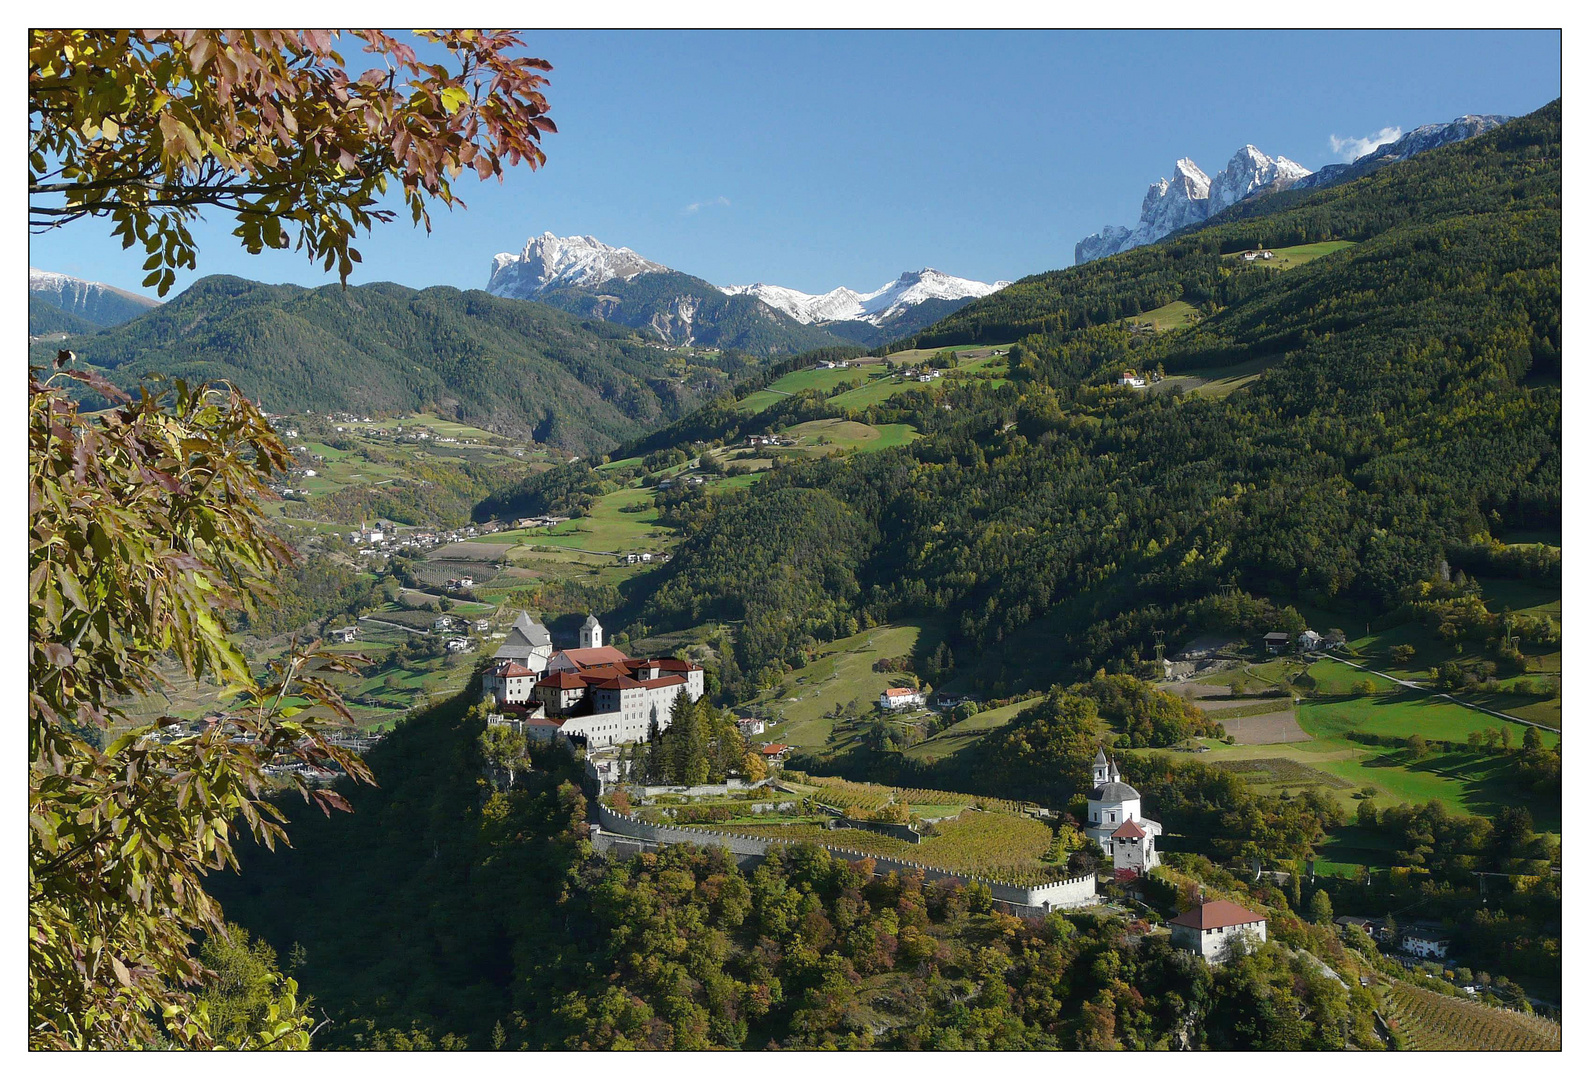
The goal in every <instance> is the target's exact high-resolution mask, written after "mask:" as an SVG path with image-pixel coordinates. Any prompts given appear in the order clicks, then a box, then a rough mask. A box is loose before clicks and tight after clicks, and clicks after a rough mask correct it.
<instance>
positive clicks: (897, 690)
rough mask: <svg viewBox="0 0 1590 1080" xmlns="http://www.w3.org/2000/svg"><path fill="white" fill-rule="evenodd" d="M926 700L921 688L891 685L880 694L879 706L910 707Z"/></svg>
mask: <svg viewBox="0 0 1590 1080" xmlns="http://www.w3.org/2000/svg"><path fill="white" fill-rule="evenodd" d="M925 700H926V699H925V698H924V697H923V696H922V691H920V690H912V689H911V688H909V687H905V686H891V687H889V689H887V690H885V691H884V692H883V693H881V694H879V695H878V708H880V709H908V708H911V707H913V706H916V705H921V704H922V703H923V702H924V701H925Z"/></svg>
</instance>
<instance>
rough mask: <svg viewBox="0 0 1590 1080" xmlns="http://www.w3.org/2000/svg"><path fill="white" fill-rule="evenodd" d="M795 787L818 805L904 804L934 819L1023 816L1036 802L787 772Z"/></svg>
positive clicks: (859, 808)
mask: <svg viewBox="0 0 1590 1080" xmlns="http://www.w3.org/2000/svg"><path fill="white" fill-rule="evenodd" d="M785 775H786V776H787V777H789V781H788V782H789V783H790V786H792V787H801V788H807V789H811V792H810V793H811V794H813V795H814V796H815V797H816V798H817V800H818V801H819V802H821V803H822V804H823V805H824V806H831V807H833V808H835V809H837V810H847V811H855V812H858V813H871V812H872V811H875V810H879V809H881V808H883V807H885V806H888V805H890V804H891V803H897V802H904V803H906V804H907V805H909V806H910V807H911V809H912V810H913V811H917V810H919V809H921V808H926V809H931V811H933V813H934V815H935V816H953V814H954V813H955V812H956V809H957V808H961V807H967V806H975V807H978V808H979V809H983V810H994V811H998V812H1000V813H1005V814H1020V813H1022V812H1024V811H1030V810H1033V809H1036V806H1035V805H1034V804H1033V803H1019V802H1013V801H1011V800H1009V799H994V798H989V797H987V796H984V795H967V794H965V793H963V792H958V791H938V790H936V789H931V788H893V787H885V786H883V785H881V784H862V783H856V782H854V781H850V780H844V779H842V778H840V777H837V776H807V775H805V774H804V773H786V774H785Z"/></svg>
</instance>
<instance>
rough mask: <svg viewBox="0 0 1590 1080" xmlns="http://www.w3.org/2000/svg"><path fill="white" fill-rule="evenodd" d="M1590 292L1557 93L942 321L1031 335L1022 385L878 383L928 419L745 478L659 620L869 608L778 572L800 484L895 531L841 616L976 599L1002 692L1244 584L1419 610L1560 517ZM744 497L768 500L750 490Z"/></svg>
mask: <svg viewBox="0 0 1590 1080" xmlns="http://www.w3.org/2000/svg"><path fill="white" fill-rule="evenodd" d="M1324 240H1352V241H1357V243H1356V244H1354V245H1353V246H1350V247H1345V248H1342V249H1340V250H1336V251H1335V252H1334V253H1332V254H1329V255H1325V256H1322V257H1319V258H1314V259H1312V261H1308V262H1302V263H1301V264H1299V265H1296V267H1295V268H1294V269H1289V270H1286V271H1277V270H1274V269H1269V268H1265V267H1264V266H1263V264H1262V263H1257V264H1253V265H1248V264H1244V263H1242V262H1241V261H1240V260H1239V259H1236V258H1234V257H1231V256H1225V257H1223V256H1222V252H1223V251H1240V250H1243V249H1245V248H1251V247H1254V246H1257V244H1258V243H1259V242H1261V241H1262V242H1263V243H1264V244H1267V245H1269V246H1272V247H1277V248H1279V247H1282V246H1284V245H1286V244H1295V243H1302V242H1317V241H1324ZM1176 300H1182V301H1185V302H1186V303H1188V304H1190V305H1191V306H1192V307H1193V308H1195V309H1196V313H1197V314H1198V315H1199V318H1197V319H1195V320H1194V321H1193V322H1192V323H1191V325H1189V326H1187V327H1186V328H1185V329H1179V330H1172V331H1167V332H1163V333H1156V332H1152V331H1147V330H1144V329H1143V328H1142V327H1139V326H1135V325H1126V324H1125V323H1123V322H1120V321H1118V320H1122V319H1123V317H1129V316H1132V315H1135V314H1137V313H1139V312H1143V311H1147V310H1150V309H1152V308H1155V307H1159V306H1162V305H1165V304H1168V303H1170V302H1172V301H1176ZM1560 308H1561V134H1560V107H1559V106H1558V105H1556V104H1553V105H1551V106H1548V107H1547V108H1545V109H1542V110H1540V111H1538V112H1537V113H1535V114H1534V115H1532V116H1530V117H1526V118H1523V119H1521V120H1518V121H1515V122H1513V123H1511V124H1508V125H1506V126H1505V127H1502V128H1500V129H1497V130H1496V131H1493V132H1491V133H1489V134H1487V135H1485V136H1481V137H1479V138H1476V139H1473V140H1470V141H1468V142H1465V143H1462V144H1458V145H1456V146H1451V147H1447V148H1443V149H1440V150H1434V151H1431V152H1429V153H1428V154H1425V155H1421V156H1419V157H1417V158H1415V159H1413V160H1411V161H1409V162H1405V163H1401V164H1398V165H1393V166H1390V167H1388V168H1386V169H1384V170H1382V171H1381V172H1378V173H1376V174H1375V175H1373V176H1371V177H1369V178H1367V179H1365V180H1362V181H1359V182H1357V183H1353V184H1349V185H1344V186H1343V187H1341V188H1336V189H1330V190H1327V191H1323V192H1319V193H1317V194H1316V195H1314V196H1312V197H1310V198H1309V199H1307V200H1305V201H1303V202H1302V203H1300V204H1298V205H1296V206H1291V207H1288V208H1286V209H1284V210H1283V211H1282V212H1280V213H1277V214H1274V215H1271V216H1269V217H1258V218H1252V219H1249V220H1246V221H1243V222H1239V223H1235V224H1228V225H1223V226H1219V227H1216V228H1213V229H1209V230H1206V231H1204V232H1201V233H1195V234H1192V235H1190V236H1188V237H1186V238H1183V239H1180V240H1177V241H1175V242H1172V243H1170V244H1166V245H1159V246H1155V247H1152V248H1144V249H1138V250H1135V251H1132V252H1128V253H1125V254H1123V255H1120V256H1116V257H1113V258H1110V259H1106V260H1101V261H1100V262H1097V263H1089V264H1087V265H1085V266H1083V267H1080V268H1076V269H1073V270H1067V271H1059V272H1056V273H1054V274H1048V275H1040V276H1039V277H1037V278H1032V279H1028V280H1027V281H1026V282H1022V283H1018V284H1017V285H1016V286H1013V287H1012V288H1010V289H1007V290H1005V291H1004V292H1002V293H1000V294H998V295H997V296H995V297H991V298H989V299H987V300H984V301H980V302H978V303H975V304H973V305H970V306H969V307H967V308H966V309H964V310H963V311H961V312H957V313H956V314H954V315H952V316H951V317H950V318H949V319H947V320H945V321H944V322H943V323H940V324H939V325H938V326H935V327H933V328H932V329H930V330H929V331H927V332H925V333H924V334H922V335H920V337H919V339H918V340H919V341H921V342H927V343H944V344H949V343H957V344H958V343H962V342H965V341H967V340H968V338H972V337H976V338H980V339H981V340H984V341H989V340H995V339H999V340H1011V338H1010V336H1007V335H1014V336H1018V337H1021V341H1020V343H1019V344H1018V345H1017V346H1016V347H1014V348H1013V349H1012V350H1011V354H1010V358H1009V359H1010V380H1009V382H1008V383H1006V384H1004V385H1001V386H995V385H993V384H991V383H989V382H977V383H959V384H957V383H954V382H951V381H947V382H946V383H945V384H943V385H942V386H940V387H936V388H933V389H929V390H924V391H921V392H918V393H914V394H909V395H902V396H900V397H896V398H892V399H890V400H888V401H885V402H882V403H880V404H878V405H873V406H870V407H868V408H867V409H865V410H863V411H861V412H859V413H853V414H852V416H853V417H854V418H857V419H863V420H865V421H866V422H868V423H872V424H877V423H910V424H912V425H914V426H915V427H916V428H917V430H919V431H920V432H922V433H923V434H924V435H925V436H927V437H926V438H923V439H921V440H919V441H917V442H914V443H912V444H911V445H909V446H907V447H901V448H898V449H894V450H888V451H882V452H876V453H869V454H864V455H857V456H854V457H851V458H848V459H825V460H819V461H795V462H794V463H792V464H789V465H786V466H784V467H780V468H778V469H775V470H773V471H771V472H769V473H767V474H765V476H764V478H763V479H762V480H760V482H759V483H758V484H757V485H756V486H755V487H753V488H751V489H750V490H748V491H747V492H746V493H744V494H741V495H738V496H732V497H731V496H719V497H718V499H719V504H720V505H719V506H718V508H717V510H716V512H715V513H713V514H710V515H706V516H704V517H698V518H695V519H694V520H695V521H696V522H697V523H696V524H695V525H694V526H693V531H694V535H692V536H691V538H690V539H689V540H688V541H687V543H686V544H685V545H684V546H683V547H681V548H680V549H679V550H678V551H677V552H676V555H675V559H674V560H673V562H672V563H671V564H670V565H669V567H668V569H667V570H666V571H665V573H664V575H663V577H662V581H663V582H664V584H663V585H662V587H661V588H660V589H658V590H657V591H656V592H655V594H653V595H650V596H645V597H641V596H637V597H635V598H634V599H633V602H634V608H635V612H636V617H637V618H638V619H639V621H641V622H643V623H644V624H646V625H647V626H648V627H650V628H651V629H667V628H671V627H677V626H682V625H688V624H689V623H690V622H691V620H693V619H694V618H696V617H697V615H698V614H699V609H700V604H699V603H697V601H696V599H694V598H699V597H712V598H714V599H713V603H712V606H713V609H714V611H715V612H720V613H721V612H734V611H744V612H745V613H746V614H745V619H746V624H745V626H744V627H743V628H742V631H741V636H740V644H739V645H738V646H737V648H738V650H739V654H738V655H737V657H736V659H737V661H738V664H739V665H740V667H742V668H743V669H745V671H746V672H747V674H748V677H749V675H750V674H751V673H754V672H758V671H761V670H762V669H764V668H767V667H772V668H774V669H780V668H782V667H783V666H784V665H786V664H798V663H799V662H801V658H802V657H803V656H804V655H806V653H808V652H809V650H810V648H811V645H812V643H813V642H814V641H815V640H818V639H821V638H823V637H827V636H829V635H830V634H834V633H837V632H838V629H839V628H838V626H837V624H838V623H839V622H841V621H842V619H840V618H837V617H829V618H828V622H829V625H830V627H831V629H828V630H824V629H822V628H821V627H818V626H814V625H812V624H811V623H809V622H807V621H805V620H804V619H803V617H802V612H801V611H798V610H794V609H793V608H789V607H788V606H787V605H781V604H780V602H779V601H778V599H777V598H774V599H773V600H772V602H769V601H768V600H767V599H766V598H764V597H763V596H762V594H761V592H759V591H758V590H759V589H760V582H761V579H762V568H763V567H765V566H766V565H767V564H768V563H769V561H770V560H774V559H778V558H780V557H781V552H780V549H779V544H780V543H781V542H782V541H781V537H783V536H785V535H793V534H795V533H792V531H791V529H790V527H789V525H788V522H787V520H786V517H787V515H785V513H784V507H783V506H782V504H780V505H778V506H775V503H774V501H773V500H775V499H778V498H780V497H781V495H780V493H781V492H782V491H783V490H784V489H786V488H809V489H815V490H818V491H822V492H825V493H827V494H828V495H831V496H833V497H834V498H837V499H838V500H839V501H840V502H841V503H843V504H844V505H845V506H846V507H848V508H849V509H850V510H851V511H853V512H855V513H857V514H859V515H861V516H862V517H863V518H864V519H865V521H866V522H867V523H870V524H871V525H872V526H873V527H874V528H876V530H877V532H876V538H877V539H876V541H870V540H868V539H866V538H865V537H866V536H867V534H866V533H865V532H858V534H857V537H858V539H857V540H856V542H855V544H854V545H853V546H852V547H851V548H849V549H848V550H847V552H846V555H847V563H852V564H854V565H855V567H856V570H855V578H856V580H857V581H858V582H859V584H860V589H859V590H858V591H857V592H856V593H855V595H856V599H855V601H854V602H853V603H851V604H850V605H849V606H848V610H847V611H844V612H836V613H833V614H834V615H836V616H837V615H845V614H848V615H850V616H853V617H855V618H858V619H859V620H861V621H862V622H863V624H865V622H866V620H869V619H870V620H872V621H875V622H878V621H888V620H891V619H900V618H913V617H920V616H936V617H939V618H941V619H944V620H946V621H947V622H948V624H949V626H950V627H951V640H950V642H949V644H950V646H951V647H952V648H953V650H954V654H955V656H957V657H961V658H970V657H977V658H984V659H988V658H991V660H989V663H988V664H987V665H984V666H983V667H981V668H980V670H981V671H982V672H984V673H983V674H980V675H979V676H978V678H979V680H980V682H982V683H986V685H982V686H980V687H979V688H980V689H983V690H984V691H985V692H989V693H996V694H997V693H1000V692H1002V691H1006V690H1011V689H1014V688H1017V687H1018V686H1019V685H1021V684H1023V683H1024V681H1030V680H1031V678H1032V674H1031V670H1030V668H1031V664H1030V663H1029V662H1028V661H1030V659H1031V658H1032V656H1033V655H1035V654H1041V655H1042V656H1043V657H1045V658H1046V665H1045V669H1046V670H1048V671H1051V672H1052V671H1055V670H1059V671H1061V672H1067V671H1069V672H1071V673H1072V674H1073V675H1074V676H1077V677H1082V676H1086V675H1088V674H1091V673H1092V671H1093V670H1094V669H1095V668H1097V667H1098V666H1100V665H1102V664H1106V663H1110V664H1114V663H1130V662H1132V661H1134V660H1136V659H1138V658H1140V657H1145V656H1150V655H1152V648H1153V636H1152V632H1153V631H1154V630H1161V631H1166V632H1168V633H1169V634H1170V635H1171V636H1172V638H1174V637H1175V635H1176V634H1178V633H1182V632H1186V631H1190V630H1194V629H1198V628H1199V627H1201V626H1202V625H1205V624H1206V623H1208V622H1210V621H1212V620H1213V621H1218V620H1219V619H1220V618H1222V617H1223V616H1222V615H1221V613H1220V610H1219V605H1218V604H1216V603H1214V601H1215V600H1217V599H1218V598H1219V596H1220V594H1221V593H1222V591H1223V590H1227V589H1230V588H1233V587H1235V588H1239V589H1245V590H1249V591H1251V592H1257V593H1264V594H1268V595H1270V596H1271V597H1274V598H1277V599H1282V600H1287V601H1301V602H1305V603H1308V604H1311V605H1314V606H1315V607H1317V608H1323V609H1326V610H1329V611H1333V612H1337V613H1340V617H1341V618H1342V619H1343V623H1342V625H1348V622H1347V620H1348V619H1352V618H1358V617H1359V616H1376V615H1381V614H1386V613H1389V612H1391V611H1393V610H1395V609H1397V608H1399V606H1400V605H1401V604H1402V603H1403V602H1404V600H1405V599H1406V598H1407V597H1409V596H1411V595H1413V594H1415V593H1417V592H1418V590H1419V588H1420V582H1423V581H1428V580H1430V579H1432V577H1433V576H1434V575H1436V574H1437V572H1438V568H1439V566H1440V564H1441V563H1442V560H1443V558H1444V557H1445V556H1446V554H1447V553H1448V552H1450V551H1453V550H1454V549H1455V548H1457V547H1458V546H1460V545H1464V544H1466V543H1468V542H1469V541H1470V539H1471V538H1472V537H1474V536H1476V535H1483V534H1486V533H1490V534H1492V535H1496V534H1500V533H1502V532H1504V531H1505V530H1507V529H1509V528H1546V529H1550V528H1553V527H1555V526H1556V525H1557V524H1558V523H1559V522H1560V517H1561V468H1562V466H1561V449H1560V446H1561V415H1562V413H1561V409H1562V396H1561V390H1560V388H1559V385H1558V383H1559V375H1560V370H1561V329H1560V326H1561V314H1560ZM1156 367H1163V368H1164V369H1165V371H1167V372H1169V373H1171V375H1172V378H1170V379H1168V380H1166V381H1164V382H1162V383H1160V384H1159V385H1157V386H1156V387H1154V388H1153V389H1152V390H1151V391H1144V390H1128V389H1120V388H1117V387H1115V386H1114V385H1113V384H1114V380H1115V377H1116V376H1117V375H1119V374H1120V372H1121V371H1122V370H1124V369H1126V368H1135V369H1137V370H1148V371H1152V370H1154V369H1155V368H1156ZM1178 373H1179V374H1178ZM1200 386H1202V389H1201V390H1200ZM1233 387H1236V389H1235V390H1234V392H1229V393H1227V391H1231V390H1232V388H1233ZM1178 388H1179V389H1180V390H1181V391H1183V392H1180V393H1178V392H1177V391H1178ZM714 407H715V408H717V409H719V410H720V411H722V405H721V404H718V405H715V406H714ZM946 407H948V408H946ZM830 408H833V409H834V411H835V412H836V413H837V412H838V409H837V407H835V406H830ZM725 415H727V413H726V412H725ZM809 418H810V417H809V416H806V415H804V414H803V416H802V419H809ZM680 430H689V431H692V433H693V437H695V438H701V437H702V436H703V434H705V433H704V432H702V431H701V430H700V429H699V428H697V427H694V426H693V425H692V424H691V423H690V422H689V421H688V420H687V421H686V422H684V423H682V424H681V425H680ZM731 498H738V499H743V500H745V501H746V505H745V506H744V507H741V508H736V509H735V512H733V513H726V512H724V509H723V507H724V506H725V505H729V504H730V499H731ZM812 505H813V507H814V509H813V511H812V512H813V513H818V512H825V513H826V512H827V511H821V510H818V509H816V508H815V507H816V506H817V505H818V504H815V503H814V504H812ZM764 509H765V510H766V511H767V512H762V511H763V510H764ZM775 511H777V512H775ZM683 516H685V517H690V515H688V514H685V515H683ZM775 526H776V527H775ZM787 570H788V572H789V573H791V574H796V575H799V574H803V573H805V574H810V575H814V576H813V578H812V582H794V581H792V582H787V583H786V587H785V588H782V589H781V590H780V595H781V596H787V597H790V598H798V597H800V596H802V595H804V594H805V592H806V587H807V586H808V585H811V584H813V583H815V582H816V581H817V580H818V579H819V578H820V577H821V576H822V575H825V574H829V573H830V569H829V568H828V567H827V566H826V565H825V564H824V562H823V561H821V560H810V561H802V560H790V561H789V563H788V566H787ZM1437 587H1438V588H1440V587H1444V586H1442V585H1440V584H1439V583H1438V586H1437ZM1002 659H1003V661H1004V662H1003V663H1001V660H1002ZM990 669H992V670H991V673H989V672H990Z"/></svg>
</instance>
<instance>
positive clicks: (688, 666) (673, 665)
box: [652, 656, 700, 671]
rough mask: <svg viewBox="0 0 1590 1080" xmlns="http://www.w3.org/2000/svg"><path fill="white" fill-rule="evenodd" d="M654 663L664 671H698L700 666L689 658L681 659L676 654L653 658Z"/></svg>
mask: <svg viewBox="0 0 1590 1080" xmlns="http://www.w3.org/2000/svg"><path fill="white" fill-rule="evenodd" d="M652 663H653V664H655V665H657V666H658V667H660V668H662V669H663V670H664V671H696V670H697V669H698V668H699V666H700V665H698V664H692V663H691V662H690V661H689V660H680V659H679V658H678V657H674V656H664V657H662V658H661V659H658V660H653V661H652Z"/></svg>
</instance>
